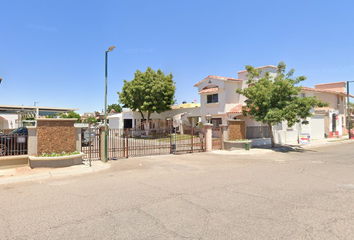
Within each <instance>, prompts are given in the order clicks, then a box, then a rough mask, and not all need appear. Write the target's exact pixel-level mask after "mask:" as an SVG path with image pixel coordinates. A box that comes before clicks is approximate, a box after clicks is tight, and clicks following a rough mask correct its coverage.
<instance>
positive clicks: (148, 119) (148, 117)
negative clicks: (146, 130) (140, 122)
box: [147, 112, 151, 121]
mask: <svg viewBox="0 0 354 240" xmlns="http://www.w3.org/2000/svg"><path fill="white" fill-rule="evenodd" d="M150 115H151V113H150V112H148V116H147V121H150Z"/></svg>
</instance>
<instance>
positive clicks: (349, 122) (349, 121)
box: [347, 81, 354, 139]
mask: <svg viewBox="0 0 354 240" xmlns="http://www.w3.org/2000/svg"><path fill="white" fill-rule="evenodd" d="M351 82H354V81H347V113H348V116H347V118H348V136H349V139H351V136H350V125H351V124H352V119H351V116H350V106H349V103H350V101H349V83H351Z"/></svg>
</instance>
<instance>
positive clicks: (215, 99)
mask: <svg viewBox="0 0 354 240" xmlns="http://www.w3.org/2000/svg"><path fill="white" fill-rule="evenodd" d="M217 102H219V96H218V94H212V95H207V103H217Z"/></svg>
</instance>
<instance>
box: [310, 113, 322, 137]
mask: <svg viewBox="0 0 354 240" xmlns="http://www.w3.org/2000/svg"><path fill="white" fill-rule="evenodd" d="M324 118H325V116H323V115H313V116H312V117H311V121H310V123H309V125H310V128H311V131H310V134H311V139H313V140H316V139H323V138H324V133H325V131H324V129H325V125H324V124H325V121H324Z"/></svg>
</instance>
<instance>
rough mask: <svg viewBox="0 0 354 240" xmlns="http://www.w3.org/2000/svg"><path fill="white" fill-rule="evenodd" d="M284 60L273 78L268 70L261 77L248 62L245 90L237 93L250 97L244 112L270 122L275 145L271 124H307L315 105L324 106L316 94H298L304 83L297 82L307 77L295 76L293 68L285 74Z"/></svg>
mask: <svg viewBox="0 0 354 240" xmlns="http://www.w3.org/2000/svg"><path fill="white" fill-rule="evenodd" d="M285 68H286V65H285V63H284V62H280V63H279V64H278V69H277V75H276V76H275V77H274V79H273V77H272V76H271V75H270V74H269V72H265V73H264V76H263V77H261V71H260V70H257V69H255V68H254V67H253V66H250V65H247V66H246V70H247V72H248V82H247V83H248V84H250V85H249V87H248V88H245V89H243V90H242V89H238V90H237V91H236V92H237V93H239V94H242V95H244V96H246V97H247V100H246V101H245V102H246V107H244V108H243V115H245V116H246V115H250V116H251V117H253V118H254V119H255V120H256V121H258V122H261V123H264V124H267V125H268V127H269V130H270V133H271V141H272V147H274V146H275V143H274V136H273V131H272V126H273V125H275V124H279V123H281V122H282V121H287V124H288V126H289V127H291V126H293V125H294V124H295V123H299V122H301V123H303V124H308V122H307V121H306V118H307V117H310V116H311V115H312V114H311V113H310V110H311V109H312V108H313V107H324V106H327V105H328V104H327V103H323V102H322V101H320V100H319V99H317V97H304V98H301V97H299V94H300V91H301V86H296V84H298V83H300V82H302V81H304V80H305V79H306V77H304V76H300V77H295V78H294V77H293V74H294V71H295V70H294V69H291V70H290V71H289V72H288V73H286V74H285Z"/></svg>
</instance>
